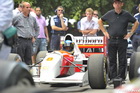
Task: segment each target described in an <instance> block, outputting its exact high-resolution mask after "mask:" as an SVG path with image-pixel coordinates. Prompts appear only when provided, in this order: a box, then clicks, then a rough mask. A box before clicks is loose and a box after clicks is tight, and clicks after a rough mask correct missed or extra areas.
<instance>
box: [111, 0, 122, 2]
mask: <svg viewBox="0 0 140 93" xmlns="http://www.w3.org/2000/svg"><path fill="white" fill-rule="evenodd" d="M113 1H114V2H116V1H118V2H123V0H113Z"/></svg>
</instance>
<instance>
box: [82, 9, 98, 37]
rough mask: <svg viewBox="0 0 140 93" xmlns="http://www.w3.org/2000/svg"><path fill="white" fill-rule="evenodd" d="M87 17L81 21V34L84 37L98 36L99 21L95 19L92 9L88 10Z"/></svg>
mask: <svg viewBox="0 0 140 93" xmlns="http://www.w3.org/2000/svg"><path fill="white" fill-rule="evenodd" d="M85 13H86V17H84V18H82V19H81V33H82V34H83V36H96V32H97V30H98V27H99V26H98V19H97V18H93V10H92V8H87V9H86V11H85Z"/></svg>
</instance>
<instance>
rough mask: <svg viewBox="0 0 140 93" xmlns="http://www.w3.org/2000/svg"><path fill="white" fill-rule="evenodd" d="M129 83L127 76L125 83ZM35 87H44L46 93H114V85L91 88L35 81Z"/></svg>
mask: <svg viewBox="0 0 140 93" xmlns="http://www.w3.org/2000/svg"><path fill="white" fill-rule="evenodd" d="M127 83H129V80H128V77H127V79H126V84H127ZM36 87H37V88H43V89H46V90H47V92H46V93H114V92H113V91H114V85H113V84H112V85H107V87H106V89H91V88H90V86H89V85H88V86H84V87H79V86H78V85H76V84H54V85H50V84H41V83H36Z"/></svg>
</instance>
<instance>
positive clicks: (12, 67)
mask: <svg viewBox="0 0 140 93" xmlns="http://www.w3.org/2000/svg"><path fill="white" fill-rule="evenodd" d="M34 85H35V84H34V81H33V78H32V75H31V74H30V72H28V67H27V65H25V64H24V63H22V62H12V61H11V62H10V61H3V60H1V62H0V91H1V90H4V89H6V88H9V87H12V86H22V87H29V86H34Z"/></svg>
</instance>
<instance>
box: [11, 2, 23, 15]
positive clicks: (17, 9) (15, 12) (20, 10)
mask: <svg viewBox="0 0 140 93" xmlns="http://www.w3.org/2000/svg"><path fill="white" fill-rule="evenodd" d="M22 7H23V5H22V3H20V4H19V5H18V7H17V8H15V9H14V10H13V17H15V16H17V15H18V14H20V13H21V12H22Z"/></svg>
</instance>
